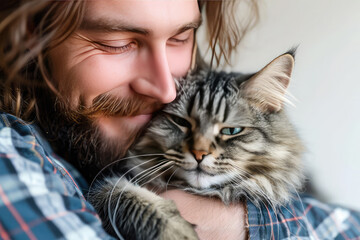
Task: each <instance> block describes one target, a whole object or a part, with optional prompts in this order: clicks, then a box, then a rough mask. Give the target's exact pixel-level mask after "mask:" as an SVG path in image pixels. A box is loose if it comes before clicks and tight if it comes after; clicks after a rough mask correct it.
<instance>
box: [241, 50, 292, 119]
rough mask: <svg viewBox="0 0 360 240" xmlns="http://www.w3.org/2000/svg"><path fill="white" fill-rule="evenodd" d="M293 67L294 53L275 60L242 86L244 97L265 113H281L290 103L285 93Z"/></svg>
mask: <svg viewBox="0 0 360 240" xmlns="http://www.w3.org/2000/svg"><path fill="white" fill-rule="evenodd" d="M293 67H294V56H293V54H292V53H286V54H283V55H281V56H279V57H277V58H275V59H274V60H273V61H271V62H270V63H269V64H268V65H266V66H265V67H264V68H263V69H261V70H260V71H259V72H257V73H256V74H255V75H254V76H252V77H251V78H250V79H249V80H247V81H246V82H244V83H243V84H242V86H241V88H242V90H243V93H244V96H245V97H246V98H247V99H248V100H249V101H250V103H251V104H253V105H254V106H255V107H257V108H259V109H260V110H261V111H263V112H267V113H270V112H277V111H280V110H281V108H282V106H283V104H284V102H288V100H287V99H286V97H285V93H286V89H287V87H288V85H289V82H290V77H291V73H292V70H293Z"/></svg>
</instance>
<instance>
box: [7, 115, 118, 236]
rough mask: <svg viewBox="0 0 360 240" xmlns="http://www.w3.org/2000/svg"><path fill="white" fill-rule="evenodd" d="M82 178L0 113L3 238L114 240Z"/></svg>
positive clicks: (34, 134)
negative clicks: (87, 195)
mask: <svg viewBox="0 0 360 240" xmlns="http://www.w3.org/2000/svg"><path fill="white" fill-rule="evenodd" d="M69 171H71V173H69ZM79 176H80V175H79V174H78V172H77V171H76V170H75V169H74V168H72V167H71V166H68V164H67V163H66V162H64V161H62V160H61V159H60V158H58V157H56V155H55V154H54V153H53V152H52V151H51V149H50V147H49V146H48V143H47V142H45V141H43V140H42V139H41V137H40V135H39V133H38V131H37V130H36V128H35V127H34V126H31V125H27V124H25V123H24V122H22V121H21V120H19V119H18V118H15V117H13V116H11V115H8V114H0V239H4V240H8V239H31V240H33V239H46V240H50V239H74V240H80V239H89V240H90V239H113V238H111V237H110V236H109V235H107V234H106V232H105V231H104V229H103V228H102V226H101V221H100V219H99V217H98V215H97V214H96V212H95V210H94V208H93V207H92V206H91V205H90V204H89V203H88V202H87V201H86V200H85V198H84V196H83V194H82V191H81V188H86V187H87V186H86V184H84V183H85V181H83V180H82V179H81V178H78V177H79ZM75 178H77V179H76V180H75Z"/></svg>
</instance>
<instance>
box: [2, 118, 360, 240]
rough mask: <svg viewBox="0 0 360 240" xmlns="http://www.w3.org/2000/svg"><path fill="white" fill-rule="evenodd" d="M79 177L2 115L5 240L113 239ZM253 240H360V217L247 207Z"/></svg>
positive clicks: (313, 205) (316, 206) (309, 203)
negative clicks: (105, 228) (88, 199)
mask: <svg viewBox="0 0 360 240" xmlns="http://www.w3.org/2000/svg"><path fill="white" fill-rule="evenodd" d="M87 187H88V186H87V184H86V182H85V181H84V179H83V178H82V177H81V176H80V175H79V173H78V172H77V171H76V170H75V169H74V168H73V167H72V166H71V165H69V164H68V163H67V162H65V161H64V160H62V159H60V158H59V157H58V156H56V155H55V154H54V152H53V151H52V150H51V148H50V146H49V144H48V143H47V142H46V141H45V140H44V139H43V138H41V135H40V133H39V131H38V130H37V129H36V127H35V126H32V125H27V124H25V123H24V122H22V121H21V120H20V119H18V118H16V117H14V116H11V115H9V114H5V113H2V114H1V113H0V239H5V240H7V239H46V240H48V239H76V240H80V239H86V240H92V239H113V238H112V237H110V236H109V235H107V234H106V232H105V231H104V229H103V228H102V226H101V221H100V219H99V217H98V215H97V214H96V212H95V210H94V208H93V207H92V206H91V205H90V204H89V203H88V202H87V201H86V200H85V198H84V196H83V194H82V190H86V188H87ZM247 210H248V221H249V226H248V227H249V235H250V239H321V240H323V239H360V214H359V213H357V212H354V211H350V210H348V209H345V208H341V207H335V206H329V205H325V204H323V203H320V202H318V201H316V200H315V199H312V198H310V197H302V198H301V200H294V201H293V202H292V203H291V204H289V205H288V206H286V207H283V208H281V210H280V211H278V212H277V214H275V213H274V211H272V210H271V209H269V208H267V207H266V206H262V207H261V208H260V209H259V208H256V207H255V206H254V205H253V204H251V203H250V202H248V203H247Z"/></svg>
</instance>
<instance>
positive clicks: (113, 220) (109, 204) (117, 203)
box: [108, 158, 157, 229]
mask: <svg viewBox="0 0 360 240" xmlns="http://www.w3.org/2000/svg"><path fill="white" fill-rule="evenodd" d="M156 159H157V158H152V159H150V160H147V161H145V162H143V163H140V164H138V165H136V166H134V167H132V168H130V169H129V170H128V171H126V172H125V173H124V174H123V175H122V176H120V177H119V179H118V180H117V181H116V183H115V184H114V186H113V187H112V189H111V192H110V194H109V203H108V216H109V220H110V223H111V226H112V227H113V228H114V229H117V228H116V225H115V219H116V213H117V210H118V206H119V202H120V199H121V196H122V193H123V191H122V192H121V194H120V196H119V198H118V199H117V202H116V207H115V209H114V214H113V215H114V216H113V218H110V216H111V215H112V214H111V197H112V195H113V194H114V191H115V189H116V187H117V185H118V184H119V182H120V181H121V180H122V179H123V177H124V176H125V175H126V174H127V173H129V172H131V171H132V170H134V169H135V168H137V167H140V166H142V165H144V164H147V163H149V162H151V161H154V160H156Z"/></svg>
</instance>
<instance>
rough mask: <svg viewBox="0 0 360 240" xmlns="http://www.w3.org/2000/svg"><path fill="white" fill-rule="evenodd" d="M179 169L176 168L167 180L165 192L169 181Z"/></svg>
mask: <svg viewBox="0 0 360 240" xmlns="http://www.w3.org/2000/svg"><path fill="white" fill-rule="evenodd" d="M177 170H179V168H176V169H175V171H174V172H173V173H172V174H171V175H170V177H169V179H168V180H167V182H166V184H165V192H167V188H168V185H169V182H170V180H171V178H172V177H173V176H174V175H175V173H176V171H177Z"/></svg>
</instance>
